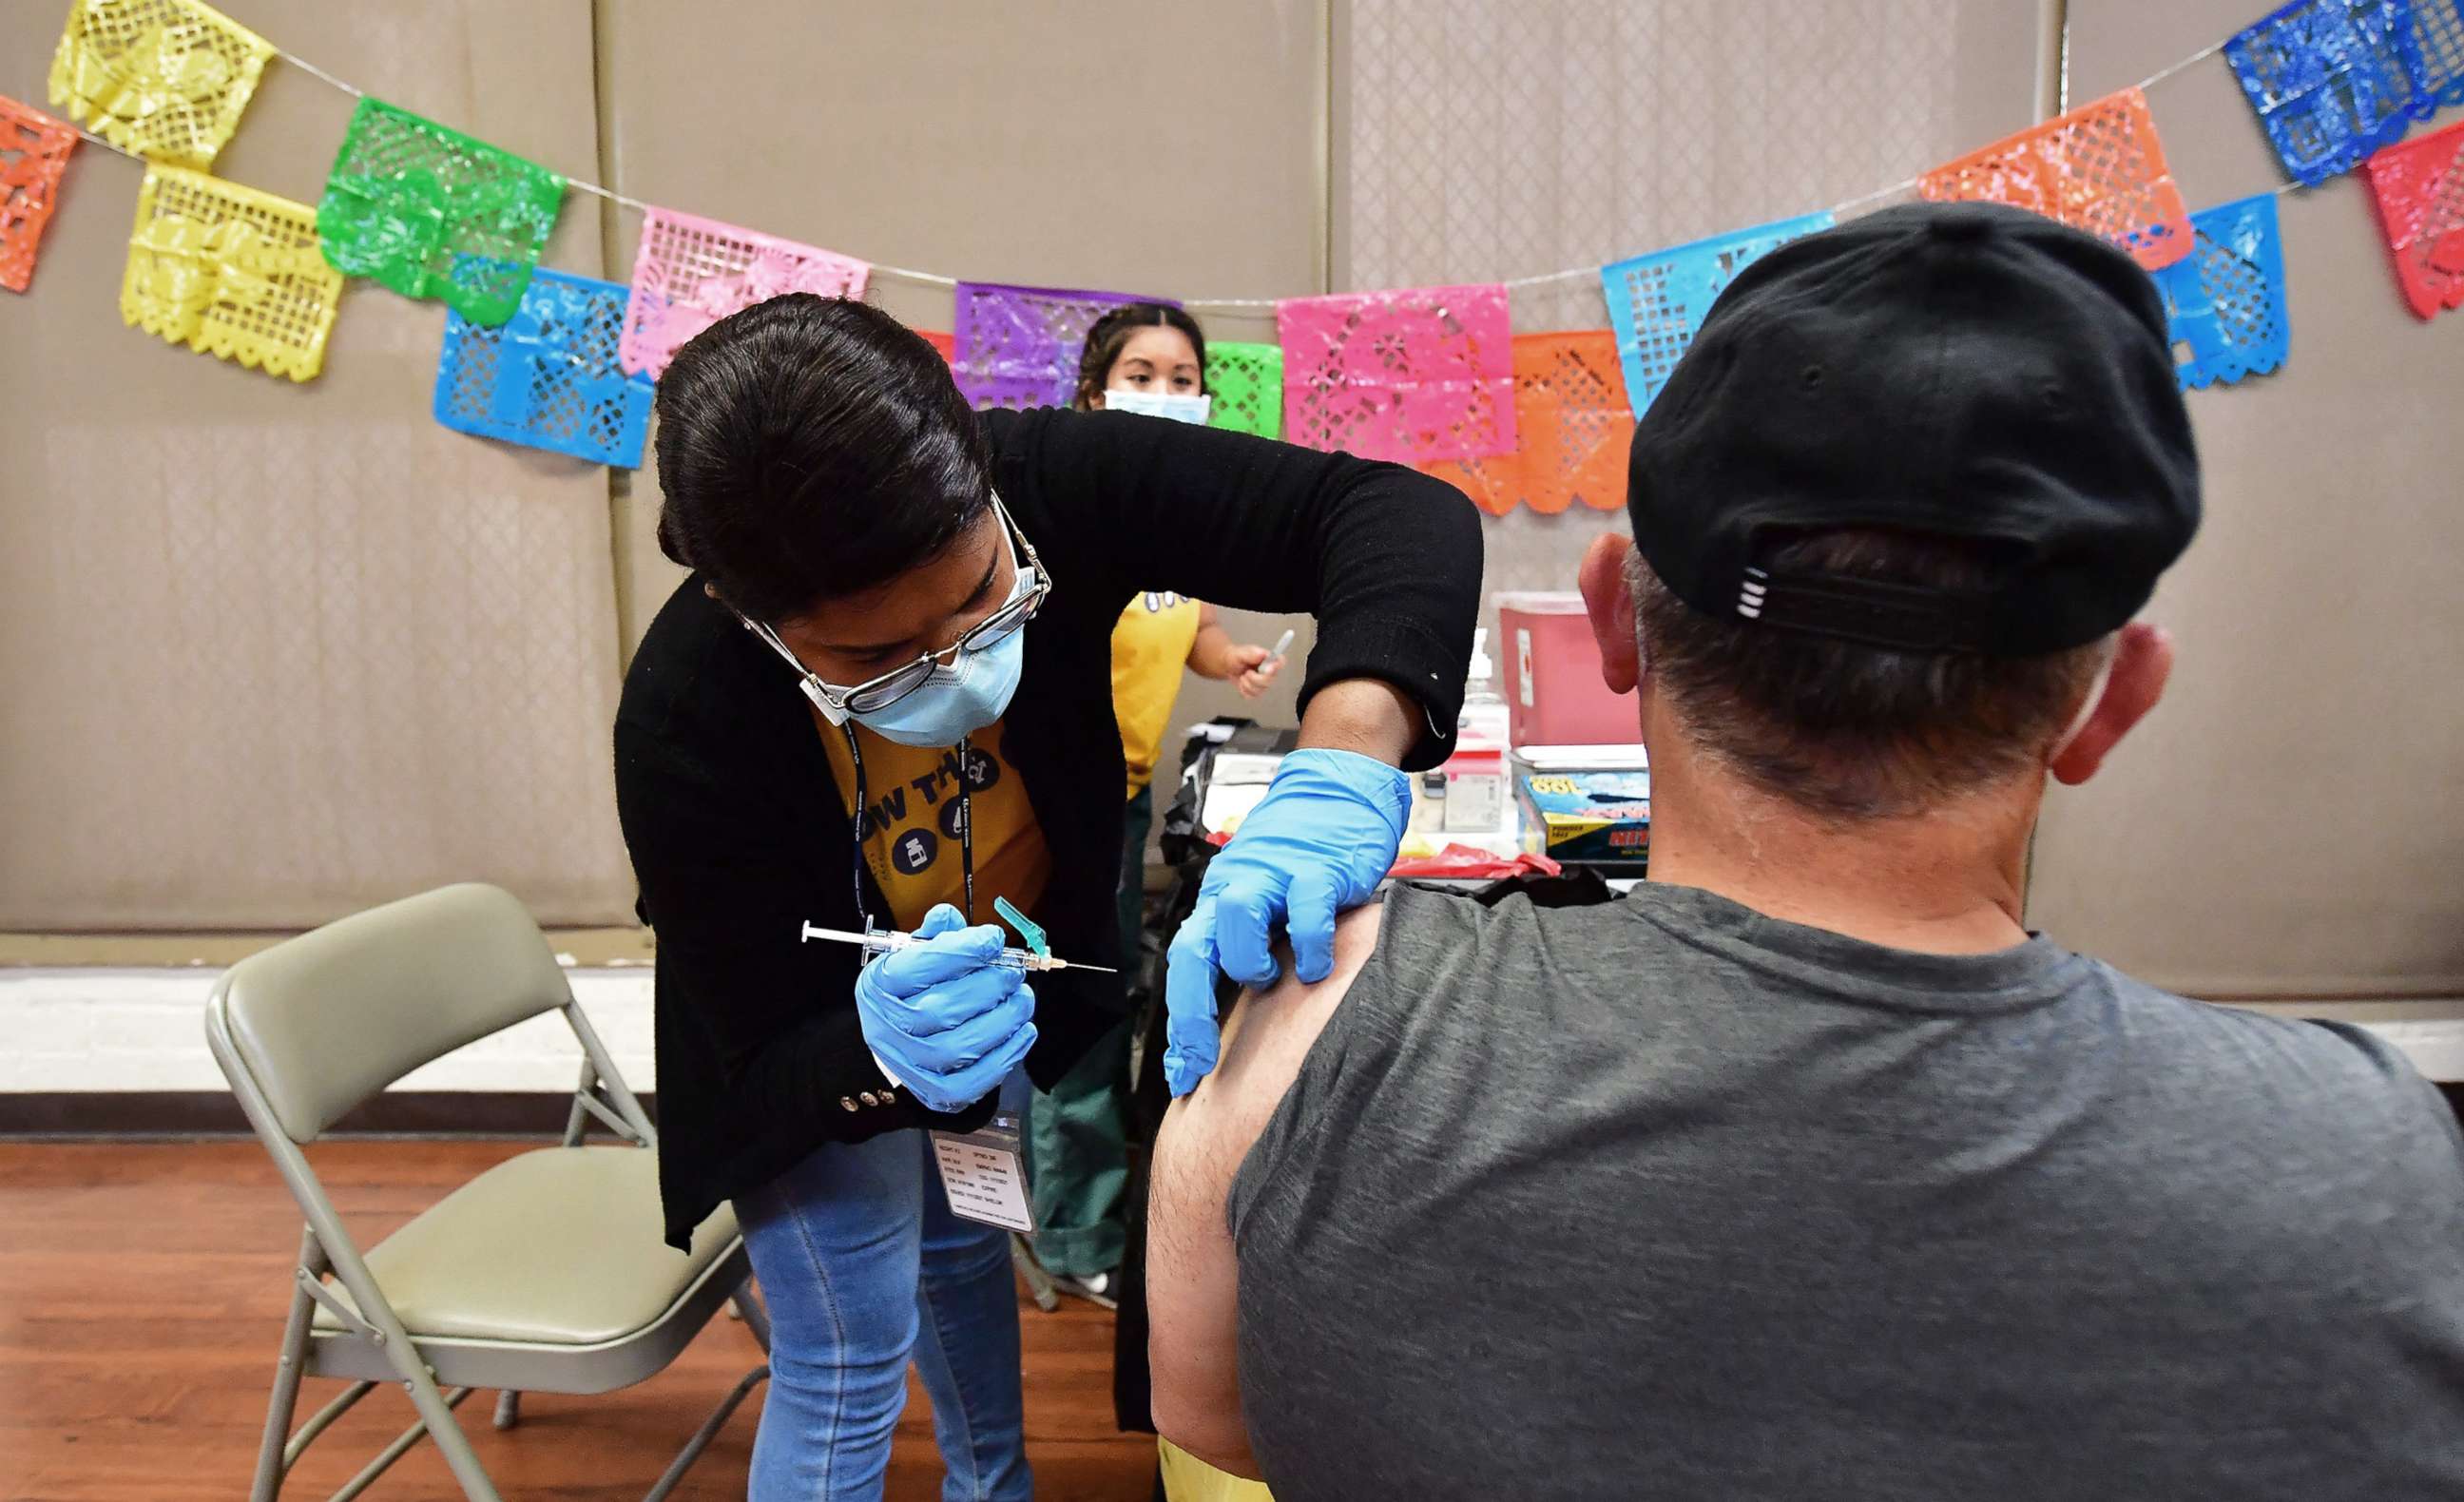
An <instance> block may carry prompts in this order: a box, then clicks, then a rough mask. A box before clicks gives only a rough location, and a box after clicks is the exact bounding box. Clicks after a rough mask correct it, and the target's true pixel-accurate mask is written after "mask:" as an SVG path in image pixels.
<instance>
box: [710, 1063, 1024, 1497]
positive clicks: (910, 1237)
mask: <svg viewBox="0 0 2464 1502" xmlns="http://www.w3.org/2000/svg"><path fill="white" fill-rule="evenodd" d="M1022 1078H1023V1077H1022ZM736 1216H737V1222H738V1223H739V1224H740V1225H741V1226H742V1227H743V1230H744V1246H745V1249H746V1250H747V1251H749V1252H750V1253H751V1254H752V1257H753V1270H754V1273H755V1275H756V1276H758V1277H759V1279H760V1281H761V1294H762V1297H763V1299H764V1300H765V1301H766V1302H767V1303H768V1305H769V1308H770V1326H771V1345H770V1392H769V1396H768V1398H767V1399H766V1400H765V1401H764V1403H763V1406H762V1409H761V1429H760V1433H759V1435H758V1436H757V1437H756V1438H755V1440H754V1442H753V1482H752V1488H751V1496H752V1502H856V1499H863V1502H879V1498H880V1496H881V1491H882V1478H883V1475H884V1472H885V1471H886V1470H887V1469H888V1468H889V1464H890V1434H891V1428H892V1427H894V1426H895V1425H897V1423H898V1414H899V1410H900V1409H901V1408H903V1407H904V1406H906V1403H907V1363H908V1360H909V1358H911V1357H912V1358H913V1360H914V1363H915V1367H916V1370H917V1371H918V1372H919V1373H920V1374H921V1375H922V1377H923V1379H924V1390H925V1392H926V1393H928V1394H930V1395H931V1397H932V1400H933V1427H934V1437H935V1439H936V1440H937V1441H938V1442H939V1444H940V1447H941V1463H942V1465H943V1467H944V1468H945V1469H946V1470H947V1472H948V1475H947V1479H946V1480H945V1481H943V1483H942V1486H941V1495H942V1497H943V1499H944V1502H1013V1499H1016V1502H1024V1499H1026V1498H1028V1497H1029V1496H1031V1494H1032V1493H1033V1491H1034V1484H1033V1482H1032V1481H1031V1479H1030V1478H1029V1476H1028V1474H1027V1468H1026V1436H1025V1419H1024V1415H1023V1404H1022V1400H1021V1396H1020V1390H1019V1389H1020V1384H1019V1338H1018V1294H1017V1291H1016V1286H1015V1285H1014V1284H1013V1283H1012V1281H1011V1272H1010V1260H1009V1236H1008V1233H1007V1232H1005V1231H1002V1230H1000V1229H997V1228H996V1227H994V1226H979V1225H978V1224H976V1223H975V1222H973V1221H962V1220H960V1219H958V1218H957V1216H955V1215H952V1214H951V1213H950V1206H949V1202H948V1200H947V1199H946V1198H945V1197H944V1196H943V1195H942V1193H941V1177H940V1173H939V1171H938V1169H936V1168H935V1166H934V1161H933V1146H932V1139H931V1138H930V1137H929V1136H928V1135H927V1134H925V1133H923V1132H918V1131H908V1132H889V1133H884V1134H883V1135H882V1136H880V1137H877V1138H873V1139H872V1140H870V1141H869V1142H860V1143H856V1144H854V1145H852V1146H845V1145H837V1144H833V1145H831V1146H827V1147H824V1148H820V1149H818V1150H816V1151H815V1152H814V1154H813V1155H812V1156H811V1157H810V1158H807V1159H805V1160H803V1162H801V1163H799V1164H797V1165H796V1166H795V1167H794V1168H792V1169H789V1170H788V1171H787V1172H786V1173H784V1174H782V1175H781V1176H780V1177H779V1178H778V1179H776V1180H774V1181H772V1182H770V1183H767V1184H764V1185H763V1186H762V1187H761V1188H759V1189H758V1190H755V1191H754V1192H752V1193H750V1194H747V1195H743V1196H741V1197H739V1198H738V1199H737V1201H736Z"/></svg>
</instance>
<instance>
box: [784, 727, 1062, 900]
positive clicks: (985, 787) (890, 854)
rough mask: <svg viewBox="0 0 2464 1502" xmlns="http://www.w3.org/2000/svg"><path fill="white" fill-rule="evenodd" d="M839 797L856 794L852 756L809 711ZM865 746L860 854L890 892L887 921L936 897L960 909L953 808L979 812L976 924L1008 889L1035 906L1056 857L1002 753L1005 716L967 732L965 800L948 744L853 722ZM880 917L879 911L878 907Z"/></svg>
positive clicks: (842, 739)
mask: <svg viewBox="0 0 2464 1502" xmlns="http://www.w3.org/2000/svg"><path fill="white" fill-rule="evenodd" d="M813 718H814V722H815V724H816V725H818V726H819V727H820V729H821V733H822V744H823V745H824V746H825V747H827V748H828V750H829V755H830V772H831V775H832V776H834V777H835V778H836V779H837V780H838V784H839V801H840V802H842V803H844V804H847V805H848V806H853V805H854V803H855V763H854V762H851V761H849V760H848V758H847V737H846V736H845V735H843V734H841V733H840V731H839V728H838V727H837V726H835V725H832V724H829V723H826V722H825V721H824V720H822V718H821V717H820V716H819V715H815V716H814V717H813ZM847 728H848V729H850V730H852V731H854V732H855V736H856V743H857V744H858V745H859V746H861V747H862V748H863V750H864V781H865V791H866V796H867V797H868V799H869V801H870V803H871V807H870V808H869V810H867V812H866V814H865V820H864V859H865V864H866V865H868V866H869V867H871V868H872V879H873V880H875V881H877V882H879V883H880V884H881V894H882V895H883V896H885V897H887V898H889V899H890V912H889V914H888V915H887V916H888V918H889V920H890V921H891V922H894V923H896V924H897V925H898V926H899V927H900V928H905V929H912V928H913V927H914V926H915V925H916V924H918V923H921V922H923V921H924V915H925V914H927V913H930V912H931V911H933V905H934V904H935V903H936V902H947V903H949V904H950V905H951V906H952V907H955V908H957V909H959V910H960V911H961V912H963V911H965V909H966V879H965V872H966V867H965V863H964V862H963V861H962V860H961V859H960V857H959V849H958V830H959V827H960V820H959V814H958V810H959V809H961V808H964V807H967V806H970V805H972V806H973V807H974V809H975V816H976V840H975V846H976V914H975V921H977V922H979V923H996V922H999V921H1000V918H999V917H998V916H996V915H995V914H994V912H993V898H995V897H1007V898H1009V899H1010V901H1011V903H1013V904H1014V905H1015V906H1016V907H1017V908H1018V910H1019V911H1020V912H1022V913H1026V914H1029V915H1032V914H1033V913H1034V912H1035V908H1036V904H1037V903H1039V902H1041V901H1042V900H1043V899H1044V884H1045V879H1046V878H1047V877H1049V876H1050V875H1051V873H1052V857H1051V854H1050V852H1049V851H1047V850H1045V846H1044V830H1043V828H1042V827H1040V826H1039V825H1037V824H1036V822H1035V810H1034V809H1033V808H1032V807H1030V806H1028V804H1027V801H1026V788H1025V786H1024V784H1022V783H1020V782H1019V779H1018V773H1017V772H1016V771H1014V770H1013V769H1012V768H1011V767H1010V764H1009V763H1008V762H1004V761H1002V760H1001V749H1000V747H1001V721H999V720H995V721H993V722H992V723H991V724H989V725H987V726H985V727H984V728H983V729H981V730H979V731H977V732H976V733H975V734H974V735H971V736H969V737H968V738H967V749H968V760H967V767H966V775H967V791H968V800H967V802H966V803H961V802H959V800H958V772H959V768H958V755H957V751H955V750H953V749H952V748H950V747H947V746H940V747H932V746H902V745H900V744H898V743H897V742H896V741H894V740H883V739H882V738H881V737H880V736H877V735H875V734H873V733H872V732H871V731H869V730H867V729H865V728H864V727H863V726H862V725H860V724H855V723H852V722H850V723H849V724H848V726H847ZM875 916H876V917H880V916H881V915H875Z"/></svg>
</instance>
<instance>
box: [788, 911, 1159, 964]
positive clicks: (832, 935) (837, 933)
mask: <svg viewBox="0 0 2464 1502" xmlns="http://www.w3.org/2000/svg"><path fill="white" fill-rule="evenodd" d="M803 937H804V938H805V939H827V940H828V941H829V942H831V943H834V944H862V945H863V946H864V953H865V959H866V960H867V961H871V960H874V959H877V958H879V957H880V956H882V955H888V954H895V953H897V952H898V951H899V950H902V949H912V948H913V947H914V946H916V945H917V944H921V943H927V942H930V940H928V939H924V938H922V937H921V936H919V935H915V934H909V933H902V932H901V931H899V930H897V929H894V928H875V929H869V930H867V931H866V932H864V933H861V934H859V933H857V932H856V931H855V930H854V929H851V928H823V927H821V926H820V925H819V924H814V923H807V924H805V925H804V932H803ZM987 962H988V963H991V964H995V965H998V966H1000V967H1001V969H1004V970H1035V971H1044V970H1096V971H1101V972H1102V973H1103V974H1105V975H1118V974H1120V972H1119V971H1118V970H1115V969H1113V968H1112V967H1111V966H1110V965H1096V964H1087V963H1085V962H1083V961H1068V960H1062V959H1058V958H1056V957H1054V956H1052V955H1039V954H1037V953H1036V952H1035V951H1034V950H1031V949H1010V948H1003V949H1002V950H1001V953H1000V954H998V955H996V956H994V957H993V959H992V960H990V961H987Z"/></svg>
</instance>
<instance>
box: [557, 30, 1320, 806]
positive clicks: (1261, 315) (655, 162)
mask: <svg viewBox="0 0 2464 1502" xmlns="http://www.w3.org/2000/svg"><path fill="white" fill-rule="evenodd" d="M708 14H709V7H708V6H707V5H706V4H702V3H698V0H621V3H609V4H605V5H603V6H602V8H601V18H602V30H601V46H602V51H603V58H602V77H603V79H604V94H603V97H602V99H603V108H604V109H605V111H606V112H607V119H606V131H605V140H606V142H607V144H608V150H609V152H610V155H611V162H610V165H609V167H608V171H609V173H610V175H611V180H612V183H613V185H614V186H616V187H618V188H620V189H621V190H622V191H624V192H626V193H628V194H631V195H633V196H635V197H639V198H643V199H647V200H649V201H650V202H652V203H664V204H675V205H677V206H678V207H680V208H691V209H692V210H693V211H695V212H697V213H702V214H707V215H710V216H712V217H715V218H719V219H726V220H732V221H734V222H737V223H741V224H749V225H756V226H759V227H760V228H761V229H764V230H770V231H774V232H778V233H781V234H785V235H791V236H795V237H797V238H801V239H808V240H811V241H813V242H815V243H818V244H822V245H827V246H832V247H838V248H844V249H846V250H847V251H848V252H850V253H851V254H861V255H865V256H868V257H870V258H872V259H875V260H880V261H887V262H890V263H891V264H894V265H902V266H914V267H922V268H925V269H928V270H932V271H936V272H943V273H948V274H953V275H958V276H976V277H979V278H981V279H984V280H989V281H1011V282H1021V283H1025V284H1028V285H1036V286H1064V287H1095V288H1118V289H1121V290H1125V291H1133V292H1158V293H1165V294H1178V295H1185V296H1207V297H1220V298H1272V297H1277V296H1289V295H1291V294H1293V293H1295V292H1309V291H1316V290H1319V289H1320V288H1322V287H1323V286H1324V285H1325V279H1324V245H1325V219H1324V203H1325V194H1324V190H1323V188H1322V183H1323V180H1324V176H1325V173H1324V162H1325V150H1326V148H1325V144H1324V130H1325V93H1326V89H1325V78H1326V59H1325V49H1326V36H1327V17H1326V12H1325V10H1324V9H1323V7H1322V6H1321V5H1319V4H1317V3H1316V0H1273V3H1254V0H1253V3H1249V4H1243V5H1232V6H1154V5H1150V6H1132V5H1113V4H1087V3H1079V4H1073V5H1033V6H991V5H983V4H979V3H977V0H917V3H913V4H901V5H896V6H888V7H884V6H855V5H841V6H834V7H831V8H830V9H829V10H828V11H827V17H826V21H825V22H817V21H816V20H814V19H813V8H812V7H811V6H809V5H801V4H797V3H795V0H741V3H738V4H737V5H735V6H733V7H731V11H730V15H731V20H732V22H733V23H734V24H731V25H729V26H726V27H711V26H708V25H706V24H704V23H705V20H706V17H707V16H708ZM755 37H769V38H774V39H778V38H795V39H796V40H794V41H793V42H792V43H788V42H783V41H782V42H780V43H778V44H775V45H759V44H755V43H749V42H748V40H747V38H755ZM721 99H724V100H725V101H727V102H726V103H725V104H724V105H723V106H722V105H721V104H720V103H719V102H718V101H719V100H721ZM748 130H749V134H748ZM639 230H640V224H639V222H638V220H637V219H636V218H635V217H634V216H632V215H631V214H627V215H625V216H624V217H623V222H622V226H621V228H620V229H619V230H618V231H617V232H616V233H615V235H614V237H613V243H614V245H615V247H616V249H617V251H618V252H619V256H618V263H619V264H620V265H622V266H624V267H625V268H627V273H626V274H629V268H630V266H631V264H632V255H633V245H634V238H635V236H636V235H637V234H638V232H639ZM871 300H872V301H874V302H877V303H879V304H881V305H882V306H883V307H886V308H888V309H889V310H890V311H891V312H892V313H894V314H896V315H898V316H899V317H900V318H902V319H905V320H908V321H909V322H910V323H913V324H914V325H915V326H917V327H919V328H931V329H942V330H946V329H948V328H949V327H950V324H951V316H952V307H953V303H952V298H951V294H950V291H949V289H948V288H946V287H932V286H923V285H918V284H916V283H913V282H903V281H900V280H898V279H896V278H894V277H891V276H886V275H885V276H876V278H875V280H874V282H873V290H872V293H871ZM1198 312H1199V319H1200V320H1201V321H1202V322H1203V324H1204V325H1205V328H1206V331H1207V333H1208V334H1209V336H1210V337H1213V338H1218V339H1235V340H1272V339H1273V338H1274V337H1275V334H1274V318H1273V312H1272V310H1271V309H1260V310H1254V311H1248V312H1244V313H1232V312H1225V311H1220V310H1210V309H1204V308H1201V309H1199V310H1198ZM623 514H624V521H623V529H622V541H623V544H624V547H625V549H626V565H625V579H626V605H627V622H628V626H629V628H630V630H631V631H632V632H633V633H634V634H635V635H636V636H638V634H639V632H640V631H641V630H643V629H644V628H645V627H647V626H648V625H649V621H650V618H651V616H652V615H653V614H654V613H656V611H657V609H658V607H659V605H660V603H661V602H663V601H664V600H666V599H667V597H668V594H669V592H670V591H671V589H672V588H674V586H675V582H676V580H677V579H678V578H679V577H680V575H679V574H678V572H677V570H676V569H675V568H674V567H672V566H671V564H669V563H668V562H667V561H666V560H665V559H664V558H661V557H660V556H659V551H658V545H657V543H656V541H654V540H653V538H652V533H651V528H652V525H653V524H654V523H655V521H656V519H657V516H658V499H657V480H656V477H655V476H654V475H652V473H651V472H650V471H649V469H648V468H646V469H644V470H643V472H642V473H641V474H639V475H635V476H634V477H633V478H632V481H631V486H630V493H629V496H628V497H627V500H626V502H625V504H624V507H623ZM1063 586H1064V587H1067V581H1063ZM1225 614H1226V626H1227V629H1229V630H1233V631H1235V632H1237V633H1239V635H1240V636H1241V638H1242V639H1244V640H1250V641H1259V642H1264V643H1267V644H1271V643H1272V642H1273V641H1274V639H1275V636H1276V634H1277V633H1278V632H1279V631H1281V630H1283V629H1284V628H1285V627H1287V626H1290V627H1294V628H1296V629H1297V630H1298V631H1299V636H1298V639H1297V641H1296V642H1295V644H1294V646H1293V648H1292V658H1291V660H1292V662H1293V663H1294V664H1295V665H1296V666H1295V668H1294V669H1293V671H1291V672H1289V673H1287V674H1285V675H1284V680H1283V682H1281V683H1280V684H1279V685H1278V686H1277V688H1276V690H1275V691H1274V692H1272V693H1271V694H1269V695H1268V696H1267V697H1266V698H1265V699H1263V700H1261V701H1260V702H1258V703H1256V704H1250V703H1247V702H1246V701H1244V700H1243V699H1242V698H1241V697H1240V696H1238V695H1237V694H1235V693H1234V692H1233V691H1232V690H1231V689H1230V688H1229V687H1228V686H1226V685H1223V684H1219V683H1208V682H1205V681H1203V680H1200V679H1198V678H1196V677H1190V678H1188V679H1186V680H1185V682H1184V686H1183V688H1182V691H1181V695H1180V700H1179V707H1178V711H1177V716H1176V719H1175V723H1176V724H1185V723H1188V722H1190V721H1192V720H1198V719H1203V718H1206V717H1208V716H1210V715H1213V714H1217V713H1226V714H1248V715H1253V716H1256V717H1258V718H1263V719H1266V720H1269V721H1273V722H1279V723H1284V724H1289V723H1291V722H1292V720H1293V716H1294V698H1295V692H1294V691H1295V690H1296V688H1297V686H1298V684H1299V680H1300V676H1301V674H1300V673H1299V671H1298V669H1297V664H1299V663H1300V662H1302V661H1304V660H1305V658H1306V654H1307V652H1308V651H1309V644H1310V642H1311V641H1312V640H1313V639H1314V633H1313V632H1312V631H1311V630H1310V628H1309V621H1308V620H1307V619H1305V618H1289V619H1287V618H1282V617H1268V616H1257V615H1249V614H1246V613H1243V612H1240V611H1227V612H1225ZM1165 751H1166V755H1165V758H1164V761H1163V764H1162V765H1160V766H1159V767H1158V768H1157V771H1156V785H1157V786H1158V787H1161V788H1164V789H1169V788H1170V787H1171V786H1172V785H1173V783H1174V781H1175V779H1176V778H1177V765H1178V760H1179V755H1178V752H1179V748H1178V745H1177V736H1176V737H1173V738H1170V739H1169V740H1168V742H1167V745H1166V747H1165Z"/></svg>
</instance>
